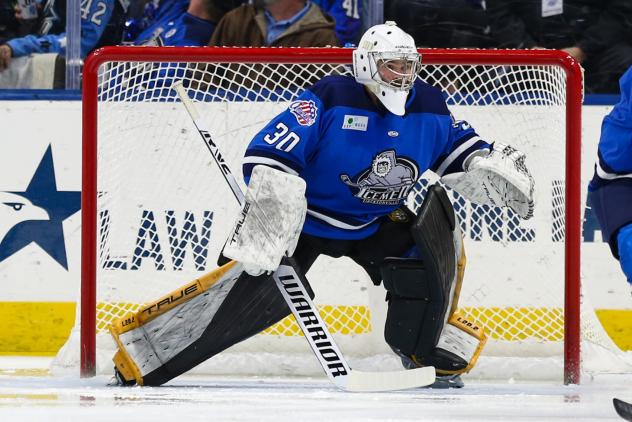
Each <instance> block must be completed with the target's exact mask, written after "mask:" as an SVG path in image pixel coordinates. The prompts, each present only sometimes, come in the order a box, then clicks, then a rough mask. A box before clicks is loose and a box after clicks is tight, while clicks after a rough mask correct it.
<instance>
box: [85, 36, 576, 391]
mask: <svg viewBox="0 0 632 422" xmlns="http://www.w3.org/2000/svg"><path fill="white" fill-rule="evenodd" d="M419 52H420V53H421V55H422V63H423V65H472V66H488V65H495V66H522V65H524V66H554V67H557V68H560V69H562V70H563V72H564V74H565V76H566V81H565V116H566V117H565V136H566V143H565V156H566V158H565V160H566V163H565V175H564V180H565V181H564V189H565V196H564V202H565V204H564V209H565V218H564V233H565V238H564V305H563V307H564V348H563V354H564V356H563V359H564V382H565V383H579V380H580V241H581V239H580V236H581V177H580V164H581V105H582V99H583V90H582V70H581V67H580V66H579V64H578V62H577V61H576V60H574V59H573V58H572V57H571V56H569V55H568V54H566V53H563V52H561V51H556V50H461V49H420V50H419ZM351 53H352V49H345V48H232V47H223V48H222V47H220V48H211V47H208V48H207V47H105V48H101V49H98V50H96V51H94V52H93V53H92V54H91V55H90V56H89V57H88V58H87V59H86V61H85V64H84V68H83V94H82V95H83V97H82V101H83V117H82V119H83V129H82V134H83V167H82V169H83V170H82V177H83V181H82V269H81V310H80V314H81V345H80V347H81V349H80V362H81V363H80V365H81V366H80V371H81V375H82V376H93V375H94V374H95V370H96V367H95V365H96V364H95V361H96V347H97V346H96V337H95V326H96V305H97V279H96V274H97V248H96V245H98V242H99V239H98V227H99V226H98V221H97V220H98V216H97V173H96V169H97V168H98V165H99V162H98V159H97V145H98V142H99V141H98V135H97V127H98V103H99V91H98V89H99V68H100V67H101V66H102V65H103V64H105V63H108V62H173V63H176V62H178V63H181V62H187V63H219V62H221V63H259V64H272V63H304V64H322V63H327V64H341V65H346V64H350V63H351ZM474 126H475V127H476V124H474ZM186 281H189V280H182V282H183V283H184V282H186Z"/></svg>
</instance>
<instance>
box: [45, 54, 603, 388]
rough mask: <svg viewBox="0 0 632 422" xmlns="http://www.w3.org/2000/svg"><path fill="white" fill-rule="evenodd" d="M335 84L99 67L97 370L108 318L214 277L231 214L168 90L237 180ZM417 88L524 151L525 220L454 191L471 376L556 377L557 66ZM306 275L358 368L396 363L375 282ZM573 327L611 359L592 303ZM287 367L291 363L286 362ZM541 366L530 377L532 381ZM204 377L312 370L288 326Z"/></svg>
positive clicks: (292, 70)
mask: <svg viewBox="0 0 632 422" xmlns="http://www.w3.org/2000/svg"><path fill="white" fill-rule="evenodd" d="M244 61H247V60H244ZM334 73H335V74H342V75H350V68H349V67H348V66H345V65H330V64H299V63H284V64H247V63H232V64H228V63H186V62H181V63H159V62H107V63H105V64H103V65H102V66H101V67H100V70H99V86H98V115H97V116H98V117H97V122H98V125H97V128H98V131H97V147H98V158H97V166H96V168H95V169H94V171H95V176H96V178H97V191H98V200H97V204H98V205H97V209H98V211H97V239H98V241H97V244H96V245H84V246H83V247H93V248H96V251H97V276H96V288H97V308H96V309H95V312H96V313H97V327H96V330H97V333H98V336H97V349H98V362H97V365H98V369H99V371H100V372H103V371H105V372H107V371H111V367H112V364H111V362H110V358H111V355H112V350H113V349H112V347H113V345H112V344H111V340H110V339H109V336H108V334H107V327H108V325H109V324H110V323H111V322H112V321H113V319H115V318H118V317H121V316H123V315H124V314H125V313H127V312H130V311H134V310H136V309H138V308H139V306H140V305H141V304H142V303H145V302H148V301H151V300H154V299H156V298H158V297H160V296H162V295H164V294H165V293H167V292H169V291H172V290H174V289H176V288H177V287H179V286H181V285H182V284H184V283H186V282H188V281H191V280H193V279H195V278H197V277H198V276H199V275H200V274H202V273H204V272H208V271H211V270H212V269H213V268H215V267H216V264H215V261H216V258H217V256H218V253H219V251H220V249H221V247H222V246H223V242H224V240H225V238H226V236H227V232H228V230H229V229H230V226H231V224H232V222H233V218H234V216H235V215H236V212H237V210H238V208H237V204H236V203H235V200H234V198H233V196H232V194H231V193H230V190H229V189H228V187H227V186H226V183H225V182H224V180H223V179H222V176H221V174H220V173H219V171H218V170H217V168H215V165H214V163H213V160H212V157H211V156H210V155H209V153H208V152H207V151H206V149H205V146H204V145H203V143H202V142H201V141H200V140H199V139H198V134H197V132H196V130H195V127H194V126H193V124H192V122H191V120H190V119H189V117H188V115H187V113H186V111H185V109H184V107H183V106H182V104H180V103H179V101H178V100H177V95H176V93H175V91H173V90H172V89H171V88H170V86H171V84H172V83H173V82H174V81H175V80H183V81H184V85H185V87H186V88H187V90H188V92H189V96H190V97H191V98H193V99H194V100H195V101H196V102H197V106H198V108H199V109H200V111H201V113H202V114H203V116H204V118H205V119H206V121H207V122H208V124H210V127H211V129H212V135H213V138H214V140H215V142H216V143H217V144H218V145H219V147H220V148H221V150H222V152H223V155H224V156H225V159H226V161H227V162H228V164H229V165H230V166H231V169H232V171H233V172H234V173H235V174H236V176H237V178H238V179H239V180H241V159H242V157H243V153H244V151H245V148H246V145H247V143H248V142H249V140H250V139H251V138H252V137H253V135H254V134H255V133H256V132H257V131H258V130H260V129H261V128H262V127H263V126H264V125H265V124H266V123H267V122H268V121H269V120H270V119H271V118H272V117H273V116H275V115H276V114H277V113H279V112H280V111H282V110H283V109H284V108H285V107H286V106H287V104H288V102H289V101H290V100H292V99H293V98H295V97H296V96H297V95H298V94H299V93H300V92H301V91H302V90H303V89H305V88H306V87H308V86H310V85H311V84H313V83H314V82H316V81H317V80H319V79H320V78H321V77H322V76H324V75H328V74H334ZM420 78H422V79H423V80H425V81H426V82H428V83H430V84H433V85H436V86H438V87H440V88H441V89H442V90H443V92H444V93H445V97H446V100H447V103H448V106H449V108H450V110H451V112H452V113H453V115H454V116H455V118H456V119H459V120H467V121H468V122H469V123H470V124H471V125H472V126H473V127H474V128H476V130H477V132H478V133H479V134H480V135H481V136H482V137H483V138H484V139H486V140H488V141H491V142H493V141H498V142H502V143H507V144H511V145H513V146H514V147H516V148H518V149H520V150H521V151H523V152H525V154H526V156H527V160H526V163H527V166H528V167H529V169H530V170H531V173H532V174H533V175H534V177H535V178H536V209H535V216H534V218H532V219H531V220H528V221H523V220H521V219H519V218H518V217H517V216H516V215H515V214H514V213H512V212H511V211H508V210H506V209H500V208H494V207H490V206H480V205H475V204H471V203H469V202H468V201H466V200H464V199H463V198H461V197H459V196H458V195H456V194H454V195H453V203H454V206H455V211H456V214H457V216H458V219H459V222H460V225H461V228H462V230H463V233H464V236H465V248H466V254H467V257H468V265H467V268H466V272H465V281H464V285H463V291H462V294H461V298H460V302H459V307H460V308H461V310H462V311H463V312H464V313H465V314H466V315H468V316H469V317H470V318H472V319H474V320H477V321H479V322H480V323H481V324H482V325H484V326H485V327H486V329H487V330H488V334H489V337H490V340H489V342H488V345H487V347H486V348H485V350H484V352H483V357H482V358H481V361H480V365H479V366H478V367H477V368H475V370H474V371H473V375H477V374H479V375H480V376H486V375H483V373H484V372H485V371H487V370H488V369H494V368H495V369H498V368H497V366H498V362H499V361H498V360H497V359H501V360H503V361H509V360H508V359H509V358H518V359H521V361H522V362H526V363H527V367H528V368H530V369H527V370H526V373H525V374H524V376H526V377H530V376H534V377H538V378H539V377H547V378H550V377H553V378H561V377H562V366H561V358H562V351H563V339H564V241H565V233H564V219H565V214H566V213H565V202H564V201H565V185H564V175H565V170H564V169H565V154H566V149H565V148H566V134H565V121H566V115H565V113H566V112H565V102H566V99H565V98H566V85H565V81H566V76H565V73H564V70H563V69H561V68H559V67H555V66H511V65H503V66H472V65H424V66H423V69H422V72H421V75H420ZM422 141H423V140H422ZM434 181H435V178H434V177H433V175H432V174H426V175H424V178H423V179H422V181H421V182H420V183H419V186H418V188H417V189H416V190H415V192H413V193H412V194H411V195H410V197H409V205H410V206H411V207H412V208H415V207H417V206H419V205H420V203H421V200H422V198H423V192H424V190H425V188H426V187H427V186H428V184H429V183H433V182H434ZM307 277H308V279H309V280H310V282H311V284H312V286H313V288H314V290H315V293H316V299H315V302H316V304H317V305H318V307H319V309H320V311H321V313H322V315H323V318H324V320H325V321H326V322H327V323H328V325H329V327H330V329H331V331H332V333H333V334H334V336H335V337H336V338H337V340H338V341H339V343H340V346H341V348H342V350H343V352H344V353H345V354H346V355H348V358H349V360H350V363H351V365H352V366H354V367H357V368H358V369H363V368H365V367H368V366H371V367H374V366H377V367H380V368H383V369H393V368H394V367H397V366H398V362H397V359H396V358H395V357H394V356H393V355H392V354H390V353H389V352H390V351H389V348H388V346H387V345H386V344H385V343H384V340H383V335H382V329H383V323H384V314H385V309H384V308H385V302H384V290H383V288H382V287H375V286H373V285H372V284H371V282H370V280H369V279H368V277H367V276H366V275H365V274H364V273H363V272H362V271H361V270H360V269H359V267H357V266H355V264H353V263H352V262H351V261H349V260H347V259H340V260H332V259H326V258H325V257H321V258H319V261H317V264H316V265H315V267H314V268H313V269H312V270H311V271H310V272H309V273H308V274H307ZM582 316H583V317H584V318H583V320H584V321H585V326H583V327H582V335H583V336H584V338H585V339H589V340H590V341H591V342H593V343H595V344H599V345H602V346H599V347H604V348H606V349H609V348H611V346H612V345H611V344H610V343H609V342H608V338H607V336H605V334H604V333H603V330H601V328H600V326H599V324H598V323H595V321H596V319H595V317H594V313H593V311H592V309H591V308H590V307H589V306H584V310H583V314H582ZM77 339H78V336H77V331H76V330H75V331H74V332H73V336H72V337H71V340H70V341H69V343H68V344H67V345H66V347H65V348H64V349H63V350H62V353H61V354H60V356H59V357H58V359H57V360H58V363H60V364H61V365H62V366H63V365H69V364H70V362H74V363H75V364H76V362H77V359H78V351H79V345H78V344H77ZM281 356H282V357H281ZM288 356H295V357H296V359H297V362H299V364H298V365H297V366H296V367H294V366H291V365H290V364H289V362H290V361H291V359H289V358H288ZM548 358H552V359H553V360H554V361H555V362H557V363H556V364H553V366H548V365H543V364H542V363H541V362H543V360H542V359H548ZM486 359H487V360H486ZM486 362H490V363H487V364H486ZM535 367H538V368H539V369H540V371H538V374H537V375H536V374H535V373H534V372H533V368H535ZM205 368H206V370H208V371H211V372H216V373H259V374H260V373H270V374H282V373H292V374H294V373H303V372H308V373H311V372H313V373H318V372H319V368H318V366H317V363H316V360H315V359H314V358H313V357H312V356H310V351H309V348H308V346H307V343H306V342H305V341H304V339H302V338H301V334H300V330H299V328H298V326H297V325H296V324H295V322H294V320H293V317H291V316H290V317H287V318H286V319H284V320H282V321H281V322H279V323H278V324H276V325H274V326H272V327H270V328H269V329H267V330H265V331H264V332H263V333H261V334H259V335H257V336H256V337H254V338H252V339H250V340H248V341H246V342H244V343H241V344H239V345H237V346H235V347H234V348H231V349H229V350H228V351H227V352H225V353H222V354H221V355H220V356H217V357H216V358H213V359H211V360H210V361H209V362H208V364H207V365H206V367H205ZM297 368H300V369H297ZM522 370H523V369H520V371H522ZM297 371H298V372H297ZM518 371H519V369H518V367H517V366H514V364H513V363H511V364H510V368H509V369H508V370H505V371H504V373H503V374H502V375H501V376H503V377H512V376H521V374H519V373H518ZM491 376H493V375H491Z"/></svg>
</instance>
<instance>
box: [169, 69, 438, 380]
mask: <svg viewBox="0 0 632 422" xmlns="http://www.w3.org/2000/svg"><path fill="white" fill-rule="evenodd" d="M172 88H173V89H174V90H175V91H176V93H177V94H178V96H179V97H180V100H181V101H182V104H183V105H184V107H185V108H186V110H187V113H188V114H189V117H190V118H191V120H192V121H193V124H194V125H195V127H196V129H197V131H198V133H199V134H200V137H201V138H202V139H203V140H204V144H205V145H206V147H207V149H208V150H209V152H210V153H211V155H212V156H213V159H214V160H215V163H216V164H217V166H218V167H219V169H220V170H221V173H222V175H223V176H224V179H225V180H226V182H227V183H228V185H229V186H230V188H231V190H232V192H233V195H235V198H236V199H237V201H238V202H239V205H242V204H243V202H244V200H245V197H244V193H243V192H242V190H241V188H240V187H239V184H238V183H237V180H236V179H235V176H234V175H233V173H232V172H231V170H230V167H229V166H228V165H227V164H226V162H225V161H224V157H223V156H222V154H221V152H220V150H219V147H218V146H217V144H215V142H214V141H213V138H212V136H211V134H210V131H209V127H208V126H207V125H206V123H205V122H204V120H203V119H202V118H201V116H200V114H199V112H198V111H197V108H196V107H195V105H194V103H193V101H192V100H191V99H190V98H189V95H188V94H187V92H186V89H185V88H184V86H183V84H182V81H177V82H175V83H174V84H173V85H172ZM272 277H273V279H274V281H275V283H276V285H277V287H278V289H279V290H280V291H281V294H282V295H283V298H284V299H285V301H286V302H287V305H288V307H289V308H290V310H291V311H292V314H293V315H294V318H296V321H297V322H298V324H299V326H300V328H301V331H302V332H303V334H304V336H305V338H306V339H307V342H308V343H309V345H310V347H311V349H312V351H313V352H314V354H315V355H316V357H317V358H318V361H319V362H320V364H321V366H322V368H323V370H324V371H325V373H326V374H327V377H328V378H329V380H330V381H331V382H333V384H334V385H335V386H336V387H338V388H340V389H342V390H345V391H367V392H371V391H393V390H402V389H406V388H415V387H424V386H427V385H430V384H432V383H433V382H434V381H435V377H436V373H435V369H434V367H431V366H429V367H423V368H416V369H409V370H402V371H388V372H361V371H356V370H352V369H351V367H350V366H349V364H348V363H347V361H346V359H345V358H344V356H343V355H342V353H341V352H340V348H339V347H338V345H337V344H336V342H335V341H334V338H333V336H332V335H331V333H330V332H329V329H328V328H327V326H326V325H325V323H324V321H323V319H322V318H321V316H320V314H319V312H318V310H317V309H316V306H315V305H314V302H312V299H311V298H310V297H309V294H308V293H307V290H306V289H305V286H304V283H303V281H302V279H303V278H304V277H305V276H304V275H303V274H301V273H300V271H298V269H297V268H296V266H295V265H294V261H293V260H292V259H290V258H288V257H287V256H285V257H284V258H283V259H282V260H281V264H280V265H279V267H278V268H277V270H276V271H275V272H274V274H273V275H272ZM308 325H309V326H308Z"/></svg>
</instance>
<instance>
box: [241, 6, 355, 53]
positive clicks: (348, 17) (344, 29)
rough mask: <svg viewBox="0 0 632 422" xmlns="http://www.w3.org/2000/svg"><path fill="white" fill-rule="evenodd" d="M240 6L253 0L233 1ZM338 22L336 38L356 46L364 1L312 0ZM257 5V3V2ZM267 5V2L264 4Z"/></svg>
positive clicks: (346, 44)
mask: <svg viewBox="0 0 632 422" xmlns="http://www.w3.org/2000/svg"><path fill="white" fill-rule="evenodd" d="M233 1H237V2H239V3H240V4H245V3H253V1H252V0H250V1H248V0H233ZM311 1H312V2H313V3H315V4H317V5H318V7H320V8H321V9H322V10H323V11H324V12H325V13H327V14H328V15H329V16H331V17H332V18H334V20H335V21H336V29H335V31H336V36H337V37H338V41H340V44H341V45H345V46H355V45H356V44H357V42H358V40H359V39H360V35H361V31H362V20H361V19H360V16H362V4H363V0H311ZM255 3H256V1H255ZM262 3H265V2H262Z"/></svg>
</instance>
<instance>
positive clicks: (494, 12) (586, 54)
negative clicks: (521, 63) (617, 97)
mask: <svg viewBox="0 0 632 422" xmlns="http://www.w3.org/2000/svg"><path fill="white" fill-rule="evenodd" d="M487 11H488V14H489V21H490V28H491V36H492V37H493V39H494V40H495V41H497V42H498V47H501V48H555V49H561V50H564V51H566V52H568V53H569V54H570V55H572V56H573V57H575V59H577V60H578V61H579V62H580V63H581V64H582V66H583V67H584V69H586V74H585V77H586V90H587V92H593V93H614V92H617V89H618V79H619V77H620V76H621V75H622V74H623V72H624V71H625V70H626V69H627V68H628V67H629V66H630V65H631V64H632V1H630V0H601V1H596V0H565V1H563V0H549V1H542V0H511V1H508V0H487Z"/></svg>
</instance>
